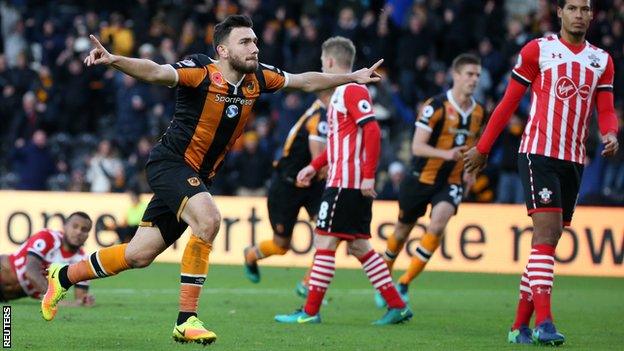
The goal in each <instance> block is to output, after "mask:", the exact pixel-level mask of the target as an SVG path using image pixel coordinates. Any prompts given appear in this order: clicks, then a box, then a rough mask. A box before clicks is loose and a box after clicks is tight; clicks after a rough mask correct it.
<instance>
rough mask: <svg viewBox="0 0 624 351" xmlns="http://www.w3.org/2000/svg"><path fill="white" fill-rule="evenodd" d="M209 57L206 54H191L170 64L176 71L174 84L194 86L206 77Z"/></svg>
mask: <svg viewBox="0 0 624 351" xmlns="http://www.w3.org/2000/svg"><path fill="white" fill-rule="evenodd" d="M208 64H210V58H209V57H208V56H206V55H191V56H189V57H187V58H185V59H184V60H182V61H178V62H176V63H174V64H172V65H171V67H173V68H174V69H175V72H176V76H177V79H176V84H174V85H173V86H172V87H174V86H183V87H191V88H196V87H198V86H199V84H200V83H201V82H202V81H203V80H204V78H206V75H207V74H208V68H207V67H206V65H208Z"/></svg>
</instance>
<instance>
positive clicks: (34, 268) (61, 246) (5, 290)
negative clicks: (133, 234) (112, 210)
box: [0, 212, 94, 306]
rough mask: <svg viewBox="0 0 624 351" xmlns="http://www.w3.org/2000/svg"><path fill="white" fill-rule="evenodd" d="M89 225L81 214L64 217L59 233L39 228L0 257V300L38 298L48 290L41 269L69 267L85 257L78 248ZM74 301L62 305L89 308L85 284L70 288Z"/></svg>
mask: <svg viewBox="0 0 624 351" xmlns="http://www.w3.org/2000/svg"><path fill="white" fill-rule="evenodd" d="M91 227H92V222H91V218H90V217H89V215H87V214H86V213H84V212H74V213H72V214H71V215H69V217H67V219H66V221H65V223H64V224H63V230H62V231H56V230H51V229H43V230H41V231H39V232H38V233H36V234H33V235H32V236H30V237H29V238H28V240H26V242H24V243H23V244H22V245H21V246H20V248H19V249H18V250H17V252H15V253H14V254H12V255H0V301H9V300H14V299H18V298H20V297H24V296H30V297H32V298H35V299H40V298H41V296H43V294H45V291H46V290H47V289H48V282H47V280H46V275H45V270H46V269H47V268H48V266H50V264H52V263H63V264H69V263H74V262H79V261H81V260H83V259H85V258H86V257H87V255H86V254H85V253H84V250H83V249H82V246H83V245H84V243H85V241H86V240H87V238H88V236H89V231H90V230H91ZM74 295H75V299H74V300H73V301H68V302H67V303H65V304H64V306H92V305H93V303H94V298H93V296H92V295H89V283H88V282H86V281H85V282H81V283H80V284H76V286H75V287H74Z"/></svg>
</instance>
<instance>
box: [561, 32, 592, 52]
mask: <svg viewBox="0 0 624 351" xmlns="http://www.w3.org/2000/svg"><path fill="white" fill-rule="evenodd" d="M557 40H559V42H560V43H561V44H562V45H563V46H565V47H566V48H568V50H570V51H571V52H572V53H573V54H574V55H577V54H579V53H580V52H582V51H583V50H585V47H586V46H587V40H583V42H582V43H580V44H572V43H569V42H567V41H566V40H565V39H564V38H563V37H561V33H557Z"/></svg>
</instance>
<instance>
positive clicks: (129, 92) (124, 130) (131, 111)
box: [115, 73, 149, 155]
mask: <svg viewBox="0 0 624 351" xmlns="http://www.w3.org/2000/svg"><path fill="white" fill-rule="evenodd" d="M116 78H117V81H118V85H117V100H116V105H117V120H116V121H115V131H116V134H115V135H116V136H117V142H119V144H120V146H121V149H122V151H123V152H124V153H125V154H126V155H127V154H129V153H130V151H131V150H132V146H133V145H134V143H136V141H137V140H139V138H141V136H142V135H143V133H145V131H147V130H148V128H147V127H148V122H147V115H148V108H147V106H148V105H149V101H148V99H149V96H148V94H147V91H148V89H147V87H146V86H145V84H143V83H141V82H137V80H136V79H134V78H132V77H130V76H128V75H125V74H121V73H119V74H118V75H117V77H116Z"/></svg>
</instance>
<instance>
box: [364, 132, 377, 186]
mask: <svg viewBox="0 0 624 351" xmlns="http://www.w3.org/2000/svg"><path fill="white" fill-rule="evenodd" d="M362 129H363V133H362V134H363V136H364V153H365V154H366V157H365V158H364V162H363V163H362V178H364V179H375V172H376V171H377V164H378V163H379V154H380V152H381V130H380V129H379V124H377V121H371V122H368V123H366V124H364V126H363V127H362Z"/></svg>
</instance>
